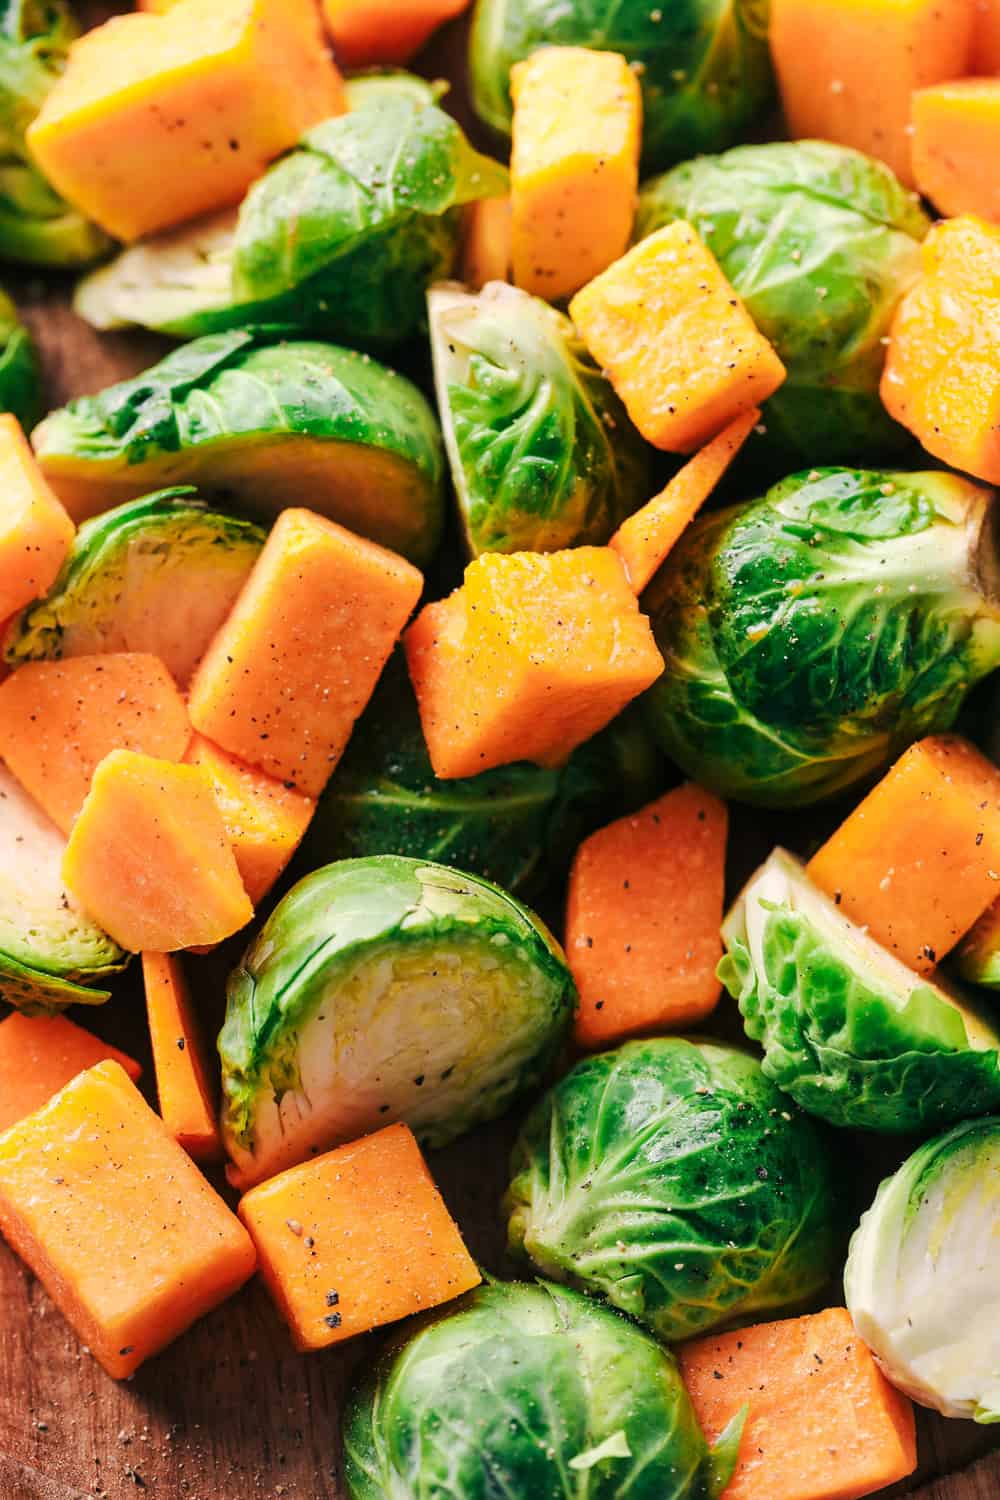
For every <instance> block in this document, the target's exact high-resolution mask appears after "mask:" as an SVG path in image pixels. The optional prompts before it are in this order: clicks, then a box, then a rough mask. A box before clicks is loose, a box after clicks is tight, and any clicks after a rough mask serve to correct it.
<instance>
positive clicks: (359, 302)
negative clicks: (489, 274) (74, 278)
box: [75, 75, 507, 347]
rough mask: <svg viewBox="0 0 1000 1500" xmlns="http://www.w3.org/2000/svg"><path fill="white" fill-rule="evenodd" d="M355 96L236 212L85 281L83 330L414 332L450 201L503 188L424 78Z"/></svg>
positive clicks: (451, 231) (448, 232)
mask: <svg viewBox="0 0 1000 1500" xmlns="http://www.w3.org/2000/svg"><path fill="white" fill-rule="evenodd" d="M404 77H405V75H404ZM425 94H430V95H431V97H430V98H428V97H422V95H425ZM355 97H356V101H357V102H356V105H355V108H354V109H352V110H351V112H350V113H349V114H346V115H340V116H338V117H337V118H335V119H332V120H327V121H325V122H324V123H323V124H322V125H317V126H315V127H314V128H313V129H312V130H310V131H308V132H307V134H306V135H304V136H303V137H302V140H301V142H300V143H299V145H298V146H297V147H296V149H295V150H294V151H292V152H290V153H289V155H288V156H285V157H284V158H283V159H282V160H281V161H279V162H277V163H276V164H275V165H274V166H273V167H271V168H270V169H269V171H267V172H265V174H264V176H263V177H262V178H261V179H260V180H259V181H258V182H257V183H255V184H254V186H253V187H252V188H251V189H250V192H249V193H248V194H247V196H246V198H245V199H244V201H243V205H242V207H241V208H240V209H239V210H238V212H237V211H235V210H233V211H229V212H227V213H225V214H216V215H213V216H212V217H211V218H209V219H207V220H202V221H200V222H197V223H195V224H193V225H190V226H188V227H186V228H182V229H180V230H177V231H174V232H173V233H172V234H168V235H165V236H163V237H161V238H157V239H154V240H150V241H148V242H147V243H146V244H144V245H137V246H135V247H134V248H133V249H131V250H126V251H125V252H124V253H123V254H122V255H120V256H119V257H118V259H117V260H115V261H114V262H113V263H112V264H111V265H110V266H108V267H106V268H105V269H104V270H102V271H98V272H96V273H95V274H94V275H93V276H92V277H90V278H88V280H87V281H85V282H84V283H83V284H82V285H81V287H80V289H79V291H78V293H77V300H76V304H75V305H76V310H77V312H79V313H80V315H81V316H82V317H84V318H86V319H87V320H88V321H89V322H90V323H93V324H94V326H95V327H97V328H114V327H120V326H121V325H122V324H125V323H140V324H142V325H144V326H145V327H147V328H154V329H159V330H161V331H162V332H164V333H172V334H177V335H180V336H182V337H186V338H187V337H192V336H196V335H198V334H202V333H212V332H218V331H219V330H221V329H226V328H233V327H238V326H242V325H245V324H248V323H258V324H259V323H280V324H282V325H284V326H286V327H289V328H300V329H302V330H304V331H306V332H308V333H309V334H310V335H312V336H315V335H316V334H324V335H327V336H329V337H332V338H338V339H343V340H344V341H345V342H347V343H349V344H361V345H363V346H365V347H368V346H380V345H388V344H395V343H400V342H401V341H402V340H404V339H406V338H409V337H410V336H411V335H413V334H415V333H417V332H419V331H420V329H421V328H422V327H423V326H424V323H425V305H424V304H425V293H426V290H427V287H428V286H429V285H430V284H431V282H433V281H437V280H439V279H440V278H441V277H442V276H447V275H448V274H449V272H450V271H451V268H452V263H453V261H454V259H455V254H456V250H457V248H458V238H459V233H460V228H461V224H460V219H461V215H460V209H461V207H462V205H463V204H466V203H472V202H474V201H475V200H476V199H477V198H492V197H495V196H497V195H498V194H500V193H502V192H504V191H505V189H506V186H507V172H506V169H505V168H504V167H502V166H501V165H500V164H499V163H498V162H495V161H492V160H491V159H490V158H489V157H486V156H480V155H479V153H478V152H476V151H473V149H472V147H471V146H470V145H469V143H468V141H467V140H466V138H465V136H464V135H463V133H462V130H461V128H460V127H459V125H458V124H457V123H456V122H455V121H454V120H453V119H452V118H451V116H450V115H446V114H445V113H444V111H443V110H440V109H438V108H437V106H436V105H435V104H434V103H433V102H432V91H431V90H428V89H426V86H425V88H424V89H423V90H418V89H416V88H415V87H414V85H413V83H412V81H410V82H407V83H405V84H401V83H400V82H398V81H397V82H394V83H391V82H389V81H388V80H382V81H381V82H379V83H375V82H373V81H371V80H369V81H368V84H367V86H366V87H364V88H361V89H359V90H358V91H357V93H356V96H355Z"/></svg>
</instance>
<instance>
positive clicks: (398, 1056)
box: [219, 855, 575, 1183]
mask: <svg viewBox="0 0 1000 1500" xmlns="http://www.w3.org/2000/svg"><path fill="white" fill-rule="evenodd" d="M574 999H575V992H574V989H573V983H572V979H571V978H570V974H569V970H568V969H567V967H566V964H565V961H564V958H563V956H562V953H561V951H560V950H559V948H558V947H557V945H556V944H555V942H554V941H553V939H552V938H551V937H550V936H549V934H548V933H547V931H546V930H545V929H544V928H543V927H542V925H541V924H540V923H539V922H538V921H537V920H536V919H535V918H533V917H532V916H531V914H530V913H529V912H528V911H527V909H526V908H525V907H523V906H521V905H519V903H518V902H516V901H515V900H514V899H513V898H512V897H510V896H507V895H505V894H504V893H503V892H502V891H500V890H498V889H497V888H496V887H495V886H491V885H488V884H487V883H486V882H485V881H482V880H477V879H476V878H475V877H473V876H471V875H460V874H458V873H457V872H456V871H454V870H450V869H446V868H445V867H444V866H443V865H432V864H422V863H421V862H420V861H418V860H413V859H404V858H400V857H396V856H390V855H381V856H374V857H372V858H368V859H356V860H343V861H341V862H340V863H339V864H334V865H328V866H327V867H326V868H325V869H323V870H319V871H317V872H316V873H315V874H314V875H311V876H307V877H306V878H305V879H304V880H302V881H300V882H299V884H298V885H297V886H295V888H294V889H293V890H292V891H291V892H289V894H288V895H287V896H286V897H285V898H284V900H283V901H281V902H280V903H279V905H278V906H277V907H276V909H275V911H274V912H273V914H272V915H271V917H270V918H269V920H268V921H267V922H266V923H265V925H264V927H263V929H262V931H261V933H260V935H259V937H258V938H257V940H256V942H254V944H253V945H252V946H251V948H250V950H249V952H248V953H247V955H246V957H245V958H244V960H243V963H242V965H241V966H240V967H239V968H238V969H237V970H236V971H235V973H234V974H233V975H232V978H231V980H230V985H229V1007H228V1012H227V1016H226V1024H225V1027H224V1029H223V1032H222V1036H221V1037H220V1041H219V1048H220V1052H221V1054H222V1062H223V1092H224V1096H225V1111H224V1130H225V1137H226V1144H227V1147H228V1149H229V1152H230V1155H231V1156H232V1158H233V1161H234V1163H235V1164H236V1169H237V1172H238V1175H239V1177H240V1180H241V1182H243V1183H249V1182H252V1181H257V1180H260V1179H262V1178H264V1177H269V1176H271V1175H272V1174H273V1173H275V1172H278V1171H280V1170H281V1169H282V1168H284V1167H287V1166H291V1165H293V1164H294V1163H296V1162H299V1161H303V1160H305V1159H306V1158H307V1157H308V1156H310V1155H311V1154H313V1153H314V1152H316V1151H317V1150H320V1151H322V1150H326V1149H327V1148H328V1147H330V1146H332V1145H335V1144H338V1143H339V1142H342V1141H349V1140H354V1139H355V1138H356V1137H357V1136H359V1135H363V1134H365V1133H366V1132H367V1131H371V1130H374V1129H376V1128H377V1127H378V1126H379V1125H387V1124H389V1123H390V1122H391V1121H393V1120H398V1119H403V1120H406V1122H407V1123H408V1124H409V1125H410V1126H411V1128H412V1129H413V1130H414V1131H415V1132H416V1134H417V1135H418V1136H419V1137H420V1139H421V1140H423V1141H425V1142H427V1143H428V1144H429V1145H433V1146H439V1145H443V1144H445V1143H446V1142H447V1141H450V1140H453V1139H454V1138H455V1137H456V1136H459V1135H461V1134H463V1133H464V1132H465V1131H466V1130H469V1129H471V1127H472V1126H473V1125H476V1124H479V1123H480V1122H482V1121H484V1120H489V1119H492V1118H494V1117H495V1116H496V1115H498V1114H501V1113H502V1112H503V1110H505V1109H506V1108H507V1106H508V1105H509V1104H510V1103H512V1102H513V1100H514V1099H515V1098H516V1097H517V1095H519V1094H520V1093H521V1092H522V1091H524V1090H525V1089H527V1088H530V1087H531V1086H532V1085H533V1084H535V1083H537V1081H538V1080H539V1078H540V1077H541V1076H542V1074H543V1072H544V1069H545V1067H546V1066H547V1065H548V1063H549V1062H550V1060H551V1058H552V1056H553V1054H554V1052H555V1050H556V1048H557V1047H558V1045H559V1042H560V1040H561V1038H562V1035H563V1032H564V1030H565V1028H566V1025H567V1023H568V1021H569V1017H570V1015H571V1013H572V1009H573V1004H574Z"/></svg>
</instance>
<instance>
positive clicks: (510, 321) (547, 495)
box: [427, 281, 648, 557]
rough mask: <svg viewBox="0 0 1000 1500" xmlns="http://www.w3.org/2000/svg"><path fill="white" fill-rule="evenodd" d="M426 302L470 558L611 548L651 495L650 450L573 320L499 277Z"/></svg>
mask: <svg viewBox="0 0 1000 1500" xmlns="http://www.w3.org/2000/svg"><path fill="white" fill-rule="evenodd" d="M427 306H428V315H429V320H430V327H431V349H432V351H433V355H434V378H435V384H436V387H437V398H438V411H439V413H440V416H441V423H442V427H443V429H444V435H445V443H446V446H447V449H448V457H449V459H450V461H451V474H452V480H453V482H454V485H455V493H456V495H457V497H458V506H459V512H460V515H461V518H462V529H463V532H464V535H465V542H466V546H467V547H468V550H469V552H470V554H471V555H472V556H473V557H478V556H479V554H480V553H481V552H554V551H558V550H559V548H561V547H574V546H578V545H580V544H582V543H585V542H593V543H600V542H606V541H607V539H608V537H609V536H610V535H611V533H612V532H613V531H614V530H615V529H616V528H617V527H618V525H619V524H620V523H621V522H622V521H623V520H624V519H625V517H626V516H628V515H631V513H632V511H634V510H635V509H636V508H637V507H638V506H639V505H641V504H642V503H643V502H644V501H645V500H646V498H647V487H648V462H647V449H646V445H645V443H643V441H642V439H641V438H640V437H639V434H638V433H637V432H636V430H635V428H634V427H633V426H632V423H631V422H630V421H629V419H628V416H627V415H626V412H625V408H624V407H623V406H622V404H621V402H620V401H619V400H618V398H617V396H616V395H615V393H614V391H613V390H612V388H611V385H610V383H609V382H608V381H607V380H606V379H605V378H604V376H603V375H602V374H601V372H600V370H599V369H598V368H597V366H596V365H595V364H594V362H593V360H592V359H591V358H590V355H589V354H588V353H587V350H586V348H585V347H584V345H583V343H582V341H581V340H580V339H579V338H578V337H577V333H576V330H575V329H574V327H573V325H572V323H571V322H570V321H569V319H568V318H566V317H564V316H563V315H562V313H559V312H556V310H555V308H552V307H550V306H549V305H548V303H547V302H543V301H542V299H541V298H540V297H532V296H530V295H529V294H528V293H527V292H522V291H519V290H518V289H517V288H515V287H512V286H507V285H506V284H505V283H503V282H499V281H494V282H490V283H489V284H488V285H487V286H486V287H484V289H483V290H482V291H481V292H478V293H472V292H467V291H465V289H464V288H463V287H460V286H455V285H451V284H445V285H443V286H437V287H432V288H431V291H430V293H429V295H428V299H427Z"/></svg>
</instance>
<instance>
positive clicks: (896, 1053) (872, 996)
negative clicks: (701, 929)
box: [719, 849, 1000, 1132]
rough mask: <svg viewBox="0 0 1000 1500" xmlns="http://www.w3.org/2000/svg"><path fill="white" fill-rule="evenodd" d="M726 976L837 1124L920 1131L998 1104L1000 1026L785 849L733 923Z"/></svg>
mask: <svg viewBox="0 0 1000 1500" xmlns="http://www.w3.org/2000/svg"><path fill="white" fill-rule="evenodd" d="M722 934H723V938H724V939H725V943H726V947H727V949H728V956H727V957H726V958H724V959H723V961H722V964H721V965H720V968H719V975H720V978H722V979H723V981H724V982H725V984H726V987H727V988H728V990H729V992H730V994H732V995H733V996H734V998H735V999H737V1000H738V1001H739V1006H740V1010H741V1012H742V1013H743V1019H744V1024H745V1026H746V1030H747V1035H748V1036H750V1037H752V1038H753V1040H754V1041H756V1042H760V1043H761V1044H762V1045H763V1047H764V1063H763V1067H764V1072H765V1073H766V1074H767V1076H768V1077H769V1078H771V1079H773V1081H774V1082H775V1083H776V1084H777V1085H778V1087H779V1088H781V1089H783V1090H784V1091H785V1093H787V1094H790V1095H791V1097H792V1098H793V1099H794V1100H795V1102H796V1103H797V1104H800V1105H801V1106H802V1108H803V1109H806V1110H808V1111H809V1113H810V1114H814V1115H819V1116H820V1117H821V1118H822V1119H824V1120H828V1121H829V1122H830V1123H831V1124H832V1125H843V1126H854V1127H856V1128H859V1129H864V1130H885V1131H894V1132H901V1131H916V1130H927V1129H934V1128H940V1127H941V1126H943V1125H948V1124H951V1122H952V1121H953V1120H958V1119H962V1118H964V1117H968V1116H970V1115H975V1114H987V1113H989V1112H990V1111H993V1110H998V1109H1000V1030H998V1028H997V1026H996V1024H995V1022H994V1021H993V1020H992V1018H991V1017H990V1016H988V1015H987V1014H985V1013H980V1012H979V1011H978V1010H977V1009H976V1008H975V1007H974V1006H973V1004H972V1003H971V1002H970V1001H965V1000H963V998H962V997H961V996H959V995H958V994H957V993H956V992H952V991H949V990H946V989H945V988H943V986H942V985H941V984H936V983H934V982H932V981H931V980H929V979H925V978H923V977H922V976H921V975H919V974H915V973H914V972H913V970H912V969H908V968H907V967H906V966H905V964H902V963H900V962H899V960H898V959H897V958H896V957H895V956H894V955H893V954H892V953H889V952H888V951H887V950H886V949H884V948H882V947H880V946H879V944H878V943H876V942H875V940H874V938H872V937H870V936H869V935H868V933H867V931H866V930H865V929H864V928H862V927H859V926H857V924H856V923H854V922H852V921H850V919H849V918H848V917H846V916H845V915H844V914H843V912H841V911H840V910H838V908H837V906H836V904H835V903H834V902H833V901H831V899H830V898H829V896H827V895H826V894H825V893H824V892H823V891H821V890H820V889H819V888H818V887H817V886H815V885H813V883H812V881H811V880H810V879H809V876H808V875H807V873H806V871H805V870H804V869H803V867H802V865H801V864H800V863H799V862H798V860H796V859H794V858H793V857H792V855H790V854H786V853H785V851H784V850H783V849H777V850H775V852H774V853H773V854H772V855H771V857H770V859H768V861H767V862H766V864H764V865H763V866H762V868H761V869H760V870H758V871H757V873H756V875H754V876H753V877H752V879H751V880H750V882H749V884H748V885H747V887H746V889H745V890H744V891H743V892H742V894H741V895H740V897H739V899H738V901H737V902H736V904H735V906H734V907H733V909H732V911H731V912H730V913H729V915H728V916H727V918H726V920H725V922H724V923H723V928H722Z"/></svg>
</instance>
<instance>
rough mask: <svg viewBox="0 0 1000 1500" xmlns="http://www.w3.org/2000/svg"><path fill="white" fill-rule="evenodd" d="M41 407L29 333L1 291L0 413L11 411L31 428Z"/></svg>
mask: <svg viewBox="0 0 1000 1500" xmlns="http://www.w3.org/2000/svg"><path fill="white" fill-rule="evenodd" d="M41 408H42V372H41V369H40V367H39V363H38V353H37V351H36V349H35V345H34V341H33V339H32V337H31V334H30V333H29V332H28V330H27V329H26V328H25V327H24V325H23V324H22V323H21V321H20V319H19V318H18V315H17V308H16V307H15V306H14V304H13V302H12V301H11V300H10V298H9V297H8V296H7V294H6V293H5V292H2V291H0V411H10V412H13V413H14V416H15V417H16V418H17V420H18V421H19V422H20V424H21V426H22V427H26V428H29V429H30V428H31V427H33V426H34V424H35V423H36V422H37V420H38V417H39V415H40V413H41Z"/></svg>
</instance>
